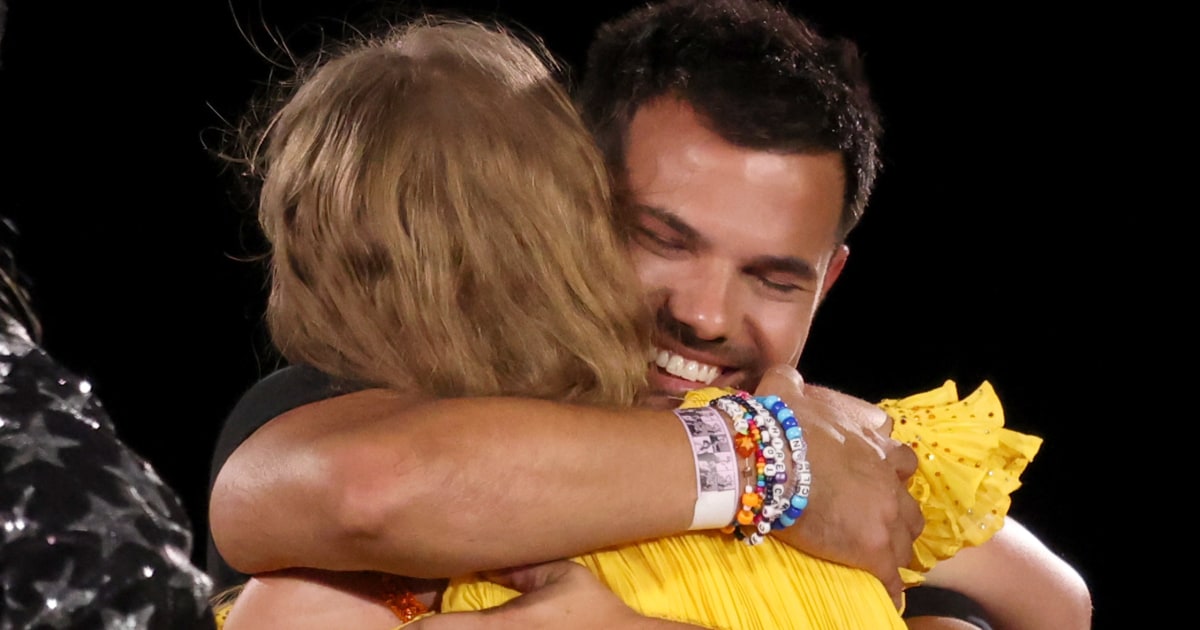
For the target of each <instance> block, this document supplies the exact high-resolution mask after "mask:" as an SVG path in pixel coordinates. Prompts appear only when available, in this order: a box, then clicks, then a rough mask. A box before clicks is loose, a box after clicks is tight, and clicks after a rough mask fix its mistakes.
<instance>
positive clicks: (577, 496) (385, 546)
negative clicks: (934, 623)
mask: <svg viewBox="0 0 1200 630" xmlns="http://www.w3.org/2000/svg"><path fill="white" fill-rule="evenodd" d="M790 374H791V375H794V374H795V372H794V370H791V371H790ZM771 379H774V381H771ZM798 381H799V379H798V376H797V377H796V378H795V379H794V381H793V380H791V379H789V378H784V377H782V376H778V375H775V376H768V379H766V380H764V382H763V384H762V388H760V389H761V391H767V388H768V387H770V388H771V390H770V391H774V392H776V393H779V394H780V395H781V396H783V397H784V398H785V399H786V400H789V402H790V403H794V404H793V407H794V408H796V409H797V417H798V418H801V425H802V426H804V427H805V430H806V431H808V434H809V438H808V440H809V458H810V461H812V462H813V467H814V476H815V480H814V483H813V494H812V497H811V498H810V508H809V510H808V511H806V513H805V516H804V517H802V518H801V519H800V520H799V521H798V522H797V525H796V526H794V527H792V528H789V529H788V530H784V531H783V532H780V537H781V539H782V540H784V542H787V543H788V544H792V545H793V546H797V547H801V548H803V549H805V550H806V551H808V552H810V553H814V554H815V555H818V556H821V557H826V558H830V559H835V560H838V561H843V562H845V563H847V564H852V565H854V566H860V567H863V568H867V569H868V570H871V571H872V572H873V573H876V574H877V575H880V576H881V578H885V582H886V578H887V576H888V575H889V574H890V576H891V579H892V580H893V581H895V582H898V577H896V573H895V570H894V568H895V567H896V566H899V565H901V564H905V563H906V562H907V560H908V557H909V554H911V544H912V540H913V538H914V537H915V535H916V532H917V531H919V529H920V513H919V509H917V506H916V503H915V501H913V500H912V498H911V497H910V496H908V494H907V492H905V491H904V484H903V481H904V480H905V479H907V477H908V476H909V475H910V474H911V472H912V470H911V468H909V469H907V470H903V468H904V467H906V466H908V465H909V464H911V463H915V462H909V461H900V462H899V463H898V460H896V459H895V458H892V457H890V456H889V455H888V452H887V449H889V448H893V447H894V448H896V449H898V450H903V447H900V446H899V445H898V443H893V444H890V445H889V444H888V443H887V442H886V440H881V439H880V436H879V435H878V434H872V432H871V431H869V430H867V429H864V428H862V427H861V426H860V425H859V424H858V421H857V420H856V421H854V422H851V421H849V420H848V419H847V418H846V417H845V416H843V415H841V414H840V413H839V412H838V410H837V409H835V408H834V407H832V406H830V405H823V404H819V401H806V400H804V399H803V397H802V396H801V394H800V386H799V384H798ZM846 423H848V424H849V427H844V426H842V424H846ZM910 458H911V453H910ZM897 467H900V469H898V468H897ZM695 498H696V473H695V468H694V465H693V462H692V454H691V448H690V444H689V442H688V439H687V437H686V432H685V431H684V430H683V428H682V427H681V425H680V423H679V421H678V419H677V418H675V416H674V414H672V413H671V412H669V411H650V410H620V411H617V410H606V409H598V408H588V407H580V406H573V405H563V404H557V403H550V402H545V401H536V400H524V399H501V398H476V399H458V400H443V401H422V402H418V401H413V400H410V399H406V398H404V397H402V396H400V395H398V394H396V393H393V392H387V391H382V390H372V391H364V392H359V393H355V394H349V395H344V396H340V397H337V398H332V399H329V400H326V401H322V402H318V403H313V404H309V405H305V406H303V407H300V408H297V409H295V410H292V411H291V412H288V413H286V414H284V415H282V416H280V417H278V418H276V419H274V420H272V421H271V422H269V423H267V424H266V426H264V427H263V428H262V429H260V430H258V431H257V432H256V433H254V434H253V435H252V436H251V437H250V438H249V439H247V440H246V441H245V442H244V443H243V444H242V445H241V446H240V447H239V448H237V449H236V451H235V452H234V454H233V455H232V456H231V457H230V458H229V460H228V461H227V462H226V464H225V465H224V466H223V467H222V468H221V471H220V473H219V474H218V475H217V479H216V483H215V485H214V489H213V495H212V500H211V503H210V525H211V527H212V533H213V536H214V540H215V541H216V543H217V545H218V547H219V548H220V550H221V552H222V554H223V555H224V556H225V557H226V559H227V560H228V561H230V563H231V564H232V565H233V566H234V567H236V568H238V569H239V570H242V571H245V572H262V571H271V570H277V569H282V568H287V567H295V566H307V567H315V568H324V569H335V570H354V569H364V570H379V571H387V572H391V573H396V574H401V575H410V576H417V577H444V576H450V575H460V574H464V573H467V572H471V571H476V570H485V569H494V568H500V567H507V566H516V565H523V564H529V563H533V562H540V561H545V560H550V559H554V558H560V557H567V556H572V555H578V554H580V553H584V552H588V551H593V550H595V549H599V548H603V547H607V546H610V545H615V544H623V543H629V542H634V541H638V540H642V539H645V538H650V537H656V536H662V535H668V534H674V533H679V532H681V531H683V530H684V529H686V527H687V525H688V523H689V522H690V521H691V517H692V509H693V505H694V502H695ZM864 506H866V508H864ZM731 513H732V508H731ZM914 523H915V524H914Z"/></svg>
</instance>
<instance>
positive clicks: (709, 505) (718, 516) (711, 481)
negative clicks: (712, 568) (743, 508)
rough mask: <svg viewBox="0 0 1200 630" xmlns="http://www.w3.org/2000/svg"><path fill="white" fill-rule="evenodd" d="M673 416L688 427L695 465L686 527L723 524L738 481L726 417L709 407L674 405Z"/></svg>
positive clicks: (727, 521)
mask: <svg viewBox="0 0 1200 630" xmlns="http://www.w3.org/2000/svg"><path fill="white" fill-rule="evenodd" d="M675 416H676V417H678V418H679V421H680V422H681V423H682V424H683V427H684V429H686V430H687V434H688V439H689V440H690V442H691V445H692V461H693V462H694V463H695V465H696V506H695V508H694V510H693V512H692V524H691V526H689V527H688V529H689V530H699V529H717V528H721V527H725V526H726V525H727V524H728V523H729V521H730V511H731V510H732V509H734V507H735V506H736V505H737V485H738V470H737V459H736V456H735V455H734V445H733V439H732V437H731V436H730V434H729V427H727V426H726V425H725V418H723V417H722V416H721V413H720V412H719V411H717V410H716V409H713V408H712V407H696V408H690V409H676V410H675Z"/></svg>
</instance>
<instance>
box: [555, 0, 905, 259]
mask: <svg viewBox="0 0 1200 630" xmlns="http://www.w3.org/2000/svg"><path fill="white" fill-rule="evenodd" d="M667 95H670V96H674V97H677V98H681V99H683V100H684V101H686V102H687V103H688V104H689V105H690V106H691V107H692V108H694V109H695V110H696V112H697V113H699V114H700V115H701V117H702V118H704V119H706V120H707V122H708V124H709V126H710V127H711V129H712V130H713V131H714V132H716V133H717V134H719V135H720V136H721V137H723V138H725V139H726V140H727V141H729V142H731V143H733V144H736V145H739V146H743V147H747V148H750V149H756V150H766V151H779V152H784V153H817V152H825V151H839V152H840V153H841V154H842V156H843V158H844V163H845V171H846V191H845V204H844V209H843V214H842V219H841V224H840V228H841V236H842V237H845V235H846V234H847V233H849V232H850V230H851V229H852V228H853V227H854V226H855V225H856V224H857V223H858V220H859V219H860V218H861V217H862V213H863V210H864V208H865V207H866V205H867V200H868V198H869V197H870V194H871V188H872V186H873V185H874V182H875V176H876V173H877V171H878V170H879V157H878V139H879V135H880V133H881V126H880V122H879V114H878V111H877V109H876V105H875V103H874V102H873V100H872V99H871V96H870V93H869V90H868V86H867V82H866V78H865V75H864V73H863V70H862V65H861V60H860V57H859V54H858V48H857V46H855V44H854V43H853V42H850V41H848V40H845V39H829V38H825V37H822V36H821V35H819V34H818V33H817V32H816V31H815V30H813V28H812V27H811V26H810V25H808V24H807V23H806V22H805V21H804V20H802V19H801V18H799V17H796V16H795V15H792V14H790V13H789V12H788V11H787V10H786V9H785V8H783V7H782V6H780V5H778V4H776V3H774V2H771V1H769V0H667V1H665V2H661V3H656V4H652V5H648V6H646V7H643V8H641V9H638V10H636V11H634V12H632V13H630V14H628V15H626V16H624V17H622V18H619V19H617V20H614V21H612V22H609V23H607V24H605V25H603V26H601V27H600V29H599V30H598V31H597V34H596V38H595V39H594V41H593V43H592V45H591V47H590V48H589V50H588V55H587V67H586V71H585V73H584V76H583V80H582V83H581V84H580V86H579V92H578V97H579V100H580V103H579V107H580V109H581V110H582V111H583V114H584V118H585V120H586V122H587V123H588V125H589V126H590V127H591V129H592V131H593V133H594V134H595V135H596V138H597V141H598V142H599V144H600V146H601V148H602V150H603V151H604V154H605V157H606V160H607V161H608V164H609V167H610V168H611V169H612V171H613V173H614V174H615V175H616V176H617V177H620V175H621V174H622V173H624V149H625V141H626V138H625V135H626V133H627V129H628V128H629V124H630V122H631V121H632V119H633V115H634V113H635V112H636V111H637V109H638V108H639V107H640V106H641V105H643V104H645V103H647V102H648V101H651V100H654V99H656V98H659V97H662V96H667Z"/></svg>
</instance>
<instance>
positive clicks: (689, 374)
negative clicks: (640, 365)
mask: <svg viewBox="0 0 1200 630" xmlns="http://www.w3.org/2000/svg"><path fill="white" fill-rule="evenodd" d="M654 364H655V365H657V366H658V367H660V368H662V369H663V370H664V371H666V373H667V374H670V375H672V376H678V377H679V378H685V379H687V380H689V381H696V382H698V383H704V384H705V385H709V384H711V383H712V382H713V381H715V380H716V379H717V376H719V375H720V374H721V368H718V367H717V366H715V365H708V364H707V363H700V362H699V361H693V360H691V359H685V358H683V357H681V356H679V355H678V354H675V353H673V352H668V351H666V350H661V349H660V350H659V351H658V356H656V357H654Z"/></svg>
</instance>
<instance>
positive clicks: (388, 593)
mask: <svg viewBox="0 0 1200 630" xmlns="http://www.w3.org/2000/svg"><path fill="white" fill-rule="evenodd" d="M381 578H382V580H383V594H382V597H381V599H382V600H383V603H384V604H386V605H387V607H388V608H389V609H390V610H391V611H392V613H393V614H395V615H396V617H397V618H399V619H400V621H403V622H405V623H408V622H409V621H412V620H413V619H416V618H417V617H420V616H421V615H425V614H428V613H429V612H430V611H429V607H428V606H426V605H425V604H422V603H421V600H419V599H417V596H416V595H414V594H413V593H412V591H409V590H408V589H406V588H404V585H403V584H402V583H401V581H400V580H399V579H397V578H396V576H394V575H389V574H386V573H385V574H381Z"/></svg>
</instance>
